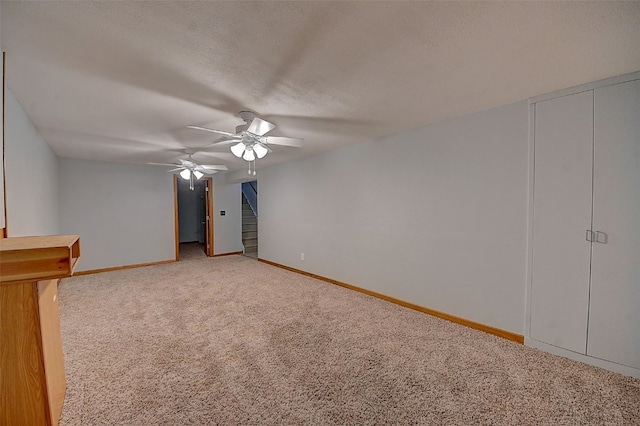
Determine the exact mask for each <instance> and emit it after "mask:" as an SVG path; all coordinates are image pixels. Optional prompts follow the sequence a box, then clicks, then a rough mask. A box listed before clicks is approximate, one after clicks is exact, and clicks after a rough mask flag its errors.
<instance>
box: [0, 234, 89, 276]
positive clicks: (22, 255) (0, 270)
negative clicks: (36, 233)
mask: <svg viewBox="0 0 640 426" xmlns="http://www.w3.org/2000/svg"><path fill="white" fill-rule="evenodd" d="M79 257H80V237H79V236H78V235H51V236H44V237H13V238H3V239H0V282H1V283H2V284H4V283H8V282H15V281H25V280H27V281H39V280H45V279H56V278H64V277H68V276H71V275H72V274H73V270H74V269H75V266H76V263H77V262H78V258H79Z"/></svg>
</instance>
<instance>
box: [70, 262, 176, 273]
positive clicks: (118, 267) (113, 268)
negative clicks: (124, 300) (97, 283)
mask: <svg viewBox="0 0 640 426" xmlns="http://www.w3.org/2000/svg"><path fill="white" fill-rule="evenodd" d="M166 263H176V261H175V260H173V259H170V260H159V261H157V262H149V263H136V264H134V265H123V266H113V267H111V268H101V269H88V270H86V271H77V272H74V273H73V275H74V276H76V275H91V274H99V273H101V272H111V271H120V270H122V269H133V268H142V267H144V266H155V265H164V264H166Z"/></svg>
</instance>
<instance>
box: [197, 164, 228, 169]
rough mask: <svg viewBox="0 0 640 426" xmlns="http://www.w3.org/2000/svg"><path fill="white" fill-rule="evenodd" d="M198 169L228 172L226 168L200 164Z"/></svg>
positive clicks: (217, 165)
mask: <svg viewBox="0 0 640 426" xmlns="http://www.w3.org/2000/svg"><path fill="white" fill-rule="evenodd" d="M198 169H201V170H229V169H228V168H227V166H223V165H219V164H200V166H198Z"/></svg>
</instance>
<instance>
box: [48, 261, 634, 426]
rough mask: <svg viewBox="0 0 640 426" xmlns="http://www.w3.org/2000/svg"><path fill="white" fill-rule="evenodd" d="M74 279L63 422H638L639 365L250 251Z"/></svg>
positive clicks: (63, 293)
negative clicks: (377, 293) (526, 339)
mask: <svg viewBox="0 0 640 426" xmlns="http://www.w3.org/2000/svg"><path fill="white" fill-rule="evenodd" d="M181 254H182V256H183V258H184V260H183V261H181V262H179V263H174V264H166V265H158V266H151V267H145V268H138V269H129V270H124V271H116V272H108V273H102V274H96V275H86V276H79V277H74V278H70V279H65V280H64V281H63V282H62V284H61V285H60V309H61V326H62V337H63V347H64V353H65V365H66V371H67V382H68V389H67V395H66V399H65V404H64V408H63V412H62V419H61V425H67V426H68V425H83V426H84V425H209V424H212V425H213V424H220V425H275V424H284V425H373V424H376V425H378V424H402V425H404V424H420V425H435V424H438V425H440V424H448V425H586V424H594V425H607V424H609V425H638V424H640V380H637V379H632V378H629V377H626V376H622V375H620V374H616V373H611V372H608V371H605V370H602V369H599V368H596V367H592V366H588V365H585V364H582V363H578V362H574V361H571V360H568V359H565V358H561V357H557V356H554V355H550V354H547V353H544V352H540V351H538V350H535V349H531V348H527V347H524V346H522V345H519V344H516V343H513V342H510V341H507V340H504V339H501V338H498V337H495V336H491V335H488V334H485V333H482V332H479V331H475V330H472V329H469V328H466V327H463V326H460V325H457V324H453V323H450V322H447V321H444V320H441V319H438V318H435V317H431V316H429V315H426V314H423V313H420V312H416V311H412V310H410V309H406V308H403V307H400V306H397V305H394V304H391V303H387V302H384V301H382V300H379V299H376V298H372V297H369V296H366V295H363V294H360V293H357V292H353V291H350V290H347V289H344V288H341V287H338V286H335V285H332V284H328V283H324V282H321V281H318V280H314V279H312V278H308V277H304V276H301V275H298V274H295V273H292V272H289V271H285V270H282V269H279V268H276V267H273V266H270V265H266V264H263V263H260V262H257V261H256V260H254V259H249V258H245V257H242V256H229V257H221V258H214V259H208V258H206V257H204V255H200V254H198V253H197V252H196V251H193V253H192V254H193V256H190V255H189V256H188V255H186V253H184V252H183V253H181Z"/></svg>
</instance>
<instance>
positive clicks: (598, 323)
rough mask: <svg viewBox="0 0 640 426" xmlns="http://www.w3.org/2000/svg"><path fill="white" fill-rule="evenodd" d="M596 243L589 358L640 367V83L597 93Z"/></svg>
mask: <svg viewBox="0 0 640 426" xmlns="http://www.w3.org/2000/svg"><path fill="white" fill-rule="evenodd" d="M594 102H595V105H594V106H595V109H594V111H595V116H594V119H595V121H594V138H595V151H594V152H595V155H594V207H593V229H594V231H596V230H597V231H601V232H603V233H606V241H605V239H604V238H605V235H604V234H601V241H602V243H594V244H593V260H592V277H591V301H590V308H589V334H588V347H587V354H588V355H591V356H594V357H597V358H601V359H606V360H609V361H612V362H616V363H619V364H623V365H627V366H630V367H635V368H640V81H638V80H636V81H631V82H628V83H622V84H617V85H613V86H607V87H603V88H599V89H596V90H595V92H594Z"/></svg>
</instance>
